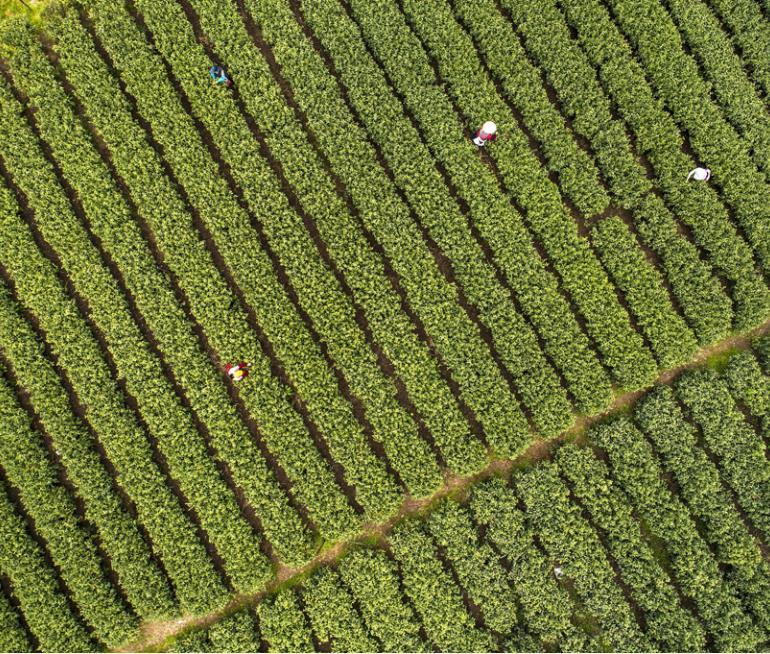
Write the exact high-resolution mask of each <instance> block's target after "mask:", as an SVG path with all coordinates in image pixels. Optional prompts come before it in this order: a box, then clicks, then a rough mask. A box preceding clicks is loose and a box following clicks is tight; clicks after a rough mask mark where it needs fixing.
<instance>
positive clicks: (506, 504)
mask: <svg viewBox="0 0 770 654" xmlns="http://www.w3.org/2000/svg"><path fill="white" fill-rule="evenodd" d="M517 501H518V500H517V498H516V495H515V494H514V493H513V491H512V490H511V489H510V488H507V487H506V485H505V484H504V482H503V481H502V480H501V479H492V480H489V481H485V482H482V483H481V484H479V485H477V486H476V487H475V488H474V489H473V493H472V495H471V500H470V506H471V509H472V510H473V516H474V518H475V519H476V521H477V522H478V523H479V524H480V525H482V526H483V527H485V528H486V530H487V532H486V533H487V541H488V542H489V543H491V544H493V545H494V546H495V547H496V548H497V551H499V552H500V554H502V556H503V557H504V558H505V560H506V561H507V562H508V563H509V564H510V566H511V572H510V576H511V579H512V581H513V582H514V591H515V592H516V595H517V597H518V601H519V603H520V604H521V608H522V613H523V617H524V621H525V623H526V626H527V628H528V629H529V631H530V632H532V633H533V634H536V635H537V637H538V638H539V639H540V643H541V644H540V645H538V647H537V648H533V651H534V650H535V649H538V648H540V647H543V648H545V649H548V650H550V649H551V648H556V647H558V648H560V649H561V650H562V651H585V650H592V649H593V650H596V649H598V644H597V643H593V642H591V641H590V640H589V639H588V638H587V637H586V634H585V633H583V632H582V631H581V630H580V629H579V628H577V627H576V626H575V625H574V624H573V623H572V621H571V620H570V618H571V616H572V613H573V607H572V603H571V600H570V598H569V595H568V593H567V591H566V590H565V589H564V587H563V586H562V585H560V584H559V583H557V581H556V579H555V577H554V576H553V574H552V572H553V566H552V565H551V564H549V562H548V560H547V559H546V557H545V556H544V555H543V553H542V552H541V551H540V550H539V549H538V548H537V546H536V545H535V542H534V540H533V536H534V534H535V532H533V530H532V529H531V527H530V526H529V525H528V524H527V522H526V518H525V516H524V514H523V513H522V512H521V511H520V510H519V509H518V508H517V506H516V504H517Z"/></svg>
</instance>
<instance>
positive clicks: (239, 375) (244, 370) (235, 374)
mask: <svg viewBox="0 0 770 654" xmlns="http://www.w3.org/2000/svg"><path fill="white" fill-rule="evenodd" d="M249 368H251V364H250V363H246V362H245V361H241V362H240V363H228V364H227V365H226V366H225V372H226V373H227V376H228V377H230V379H232V380H233V381H241V380H243V379H246V377H248V376H249Z"/></svg>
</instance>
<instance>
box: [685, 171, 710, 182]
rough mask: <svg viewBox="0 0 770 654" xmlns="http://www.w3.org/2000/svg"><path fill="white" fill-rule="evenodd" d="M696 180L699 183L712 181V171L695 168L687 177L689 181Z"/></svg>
mask: <svg viewBox="0 0 770 654" xmlns="http://www.w3.org/2000/svg"><path fill="white" fill-rule="evenodd" d="M690 179H694V180H695V181H697V182H708V181H709V179H711V171H710V170H709V169H708V168H701V167H698V168H693V169H692V170H691V171H690V172H689V173H688V175H687V181H688V182H689V181H690Z"/></svg>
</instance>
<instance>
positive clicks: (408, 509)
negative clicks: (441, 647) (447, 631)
mask: <svg viewBox="0 0 770 654" xmlns="http://www.w3.org/2000/svg"><path fill="white" fill-rule="evenodd" d="M769 332H770V319H768V320H767V321H766V322H764V323H763V324H762V325H760V326H759V327H756V328H755V329H753V330H751V331H748V332H744V333H742V334H737V335H735V336H731V337H729V338H726V339H725V340H723V341H720V342H719V343H715V344H714V345H710V346H708V347H705V348H702V349H700V350H698V351H697V352H696V354H695V356H694V357H693V358H692V360H691V361H689V362H688V363H686V364H684V365H681V366H678V367H676V368H670V369H668V370H665V371H663V372H662V373H661V374H660V375H659V376H658V378H657V379H656V380H655V383H658V384H668V383H670V382H671V381H673V380H674V379H675V378H676V377H677V376H678V375H679V374H680V373H681V372H682V371H684V370H688V369H691V368H696V367H698V366H700V365H702V364H704V363H705V362H706V361H708V360H709V359H711V358H713V357H718V356H720V355H723V354H725V353H727V352H729V351H731V350H744V349H747V348H749V347H750V345H751V341H752V340H753V339H755V338H757V337H759V336H763V335H765V334H767V333H769ZM645 392H646V391H645V390H642V391H633V392H629V393H623V394H622V395H618V396H617V397H616V398H615V400H614V401H613V403H612V404H611V405H610V406H609V407H608V408H607V409H606V410H605V411H603V412H602V413H597V414H594V415H592V416H582V417H579V418H577V419H576V420H575V422H574V423H573V425H572V426H571V427H570V428H569V429H568V430H566V431H565V432H563V433H562V434H560V435H559V436H558V437H557V438H553V439H550V440H545V439H542V438H538V439H535V440H534V441H533V442H532V444H531V445H530V446H529V447H528V448H527V450H526V451H525V452H524V453H523V454H521V455H520V456H519V457H517V458H516V459H514V460H511V459H497V460H494V461H492V462H491V463H490V464H489V465H488V466H487V467H486V468H484V469H483V470H482V471H480V472H478V473H476V474H475V475H470V476H466V477H463V476H459V475H451V476H449V477H447V479H446V482H445V483H444V485H443V486H442V487H441V488H440V489H439V490H437V491H436V492H435V493H434V494H433V495H431V496H430V497H427V498H424V499H421V500H415V499H412V498H409V497H406V498H405V499H404V502H403V504H402V505H401V508H400V509H399V511H398V513H396V514H395V515H393V516H392V517H391V518H389V519H388V520H386V521H385V522H380V523H375V524H367V525H364V527H363V529H362V530H361V532H360V533H359V534H357V535H356V536H355V537H353V538H350V539H348V540H346V541H341V542H339V543H337V544H336V545H333V546H332V547H330V548H328V549H326V550H324V551H323V552H321V553H320V554H318V556H316V557H315V558H313V559H312V560H311V561H309V562H308V563H307V564H305V565H304V566H302V567H300V568H290V567H287V566H281V567H280V568H279V569H278V570H277V572H276V575H275V577H274V578H273V580H272V581H271V582H270V583H268V584H267V585H266V586H265V588H264V589H263V590H262V591H260V592H257V593H250V594H242V595H235V596H234V597H233V598H232V599H231V600H230V602H228V603H227V605H226V606H224V607H223V608H221V609H218V610H216V611H212V612H210V613H207V614H205V615H197V616H195V615H190V616H182V617H179V618H175V619H173V620H166V621H162V622H153V623H147V624H145V625H143V626H142V628H141V629H142V638H141V639H140V640H138V641H136V642H133V643H128V644H126V645H124V646H123V647H121V648H120V649H118V650H116V651H118V652H142V651H148V650H157V649H158V648H160V647H161V646H162V645H163V644H164V643H165V642H166V641H167V640H169V639H172V638H174V637H176V636H178V635H180V634H181V633H182V632H184V631H187V630H189V629H193V628H197V627H207V626H210V625H212V624H214V623H215V622H217V621H218V620H220V619H222V618H224V617H226V616H228V615H230V614H232V613H234V612H235V611H238V610H239V609H242V608H245V607H248V606H254V605H255V604H258V603H259V601H260V600H261V599H262V598H263V597H264V596H265V595H267V594H269V593H271V592H273V591H275V590H277V589H278V588H279V587H280V586H281V585H282V584H284V583H286V582H288V581H291V580H293V579H294V578H296V577H299V576H301V575H304V574H307V573H309V572H311V571H312V570H314V569H315V568H317V567H319V566H321V565H324V564H328V563H333V562H334V561H336V560H338V559H340V558H341V557H342V556H343V555H344V554H345V552H346V551H347V550H348V549H349V548H350V547H351V546H352V545H354V544H356V543H358V542H361V541H364V540H371V539H372V538H375V539H384V538H385V535H386V534H387V533H388V532H389V531H390V530H391V529H392V528H393V526H394V525H395V524H397V523H398V522H399V521H401V520H403V519H404V518H407V517H409V516H414V515H417V514H420V513H421V512H423V511H425V510H426V509H427V508H428V507H429V506H430V505H432V504H434V503H435V502H437V501H438V500H440V499H441V498H443V497H446V496H447V495H449V494H451V493H455V492H459V491H462V490H464V489H466V488H469V487H470V486H472V485H473V484H475V483H477V482H479V481H482V480H484V479H487V478H489V477H491V476H493V475H501V474H502V475H505V474H508V473H509V472H510V471H511V470H512V469H513V468H514V467H517V466H521V465H525V464H532V463H535V462H537V461H542V460H544V459H547V458H548V457H549V456H550V454H551V452H552V450H553V449H554V447H555V446H556V445H557V444H559V443H562V442H564V441H566V440H570V439H579V438H580V437H581V436H582V434H583V433H584V432H585V431H586V430H587V429H588V428H589V427H591V426H592V425H594V424H595V423H597V422H599V421H600V420H602V419H603V418H606V417H607V416H609V415H610V414H613V413H615V412H617V411H619V410H621V409H623V408H625V407H627V406H629V405H631V404H633V403H634V402H636V401H637V400H638V399H639V398H640V397H641V396H642V395H644V393H645Z"/></svg>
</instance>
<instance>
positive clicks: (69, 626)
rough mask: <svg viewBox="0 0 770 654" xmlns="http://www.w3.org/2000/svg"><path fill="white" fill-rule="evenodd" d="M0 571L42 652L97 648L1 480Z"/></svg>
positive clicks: (77, 650)
mask: <svg viewBox="0 0 770 654" xmlns="http://www.w3.org/2000/svg"><path fill="white" fill-rule="evenodd" d="M0 572H2V574H3V575H6V576H7V577H8V579H9V580H10V581H11V584H13V589H14V594H15V595H16V599H18V601H19V605H20V607H21V610H22V611H23V613H24V619H25V620H26V622H27V625H29V628H30V630H31V631H32V633H33V634H34V635H35V638H37V640H38V642H39V643H40V646H41V648H42V649H43V651H52V652H94V651H99V649H101V648H100V647H99V646H98V645H97V644H96V643H95V642H94V641H93V640H92V639H91V637H90V636H89V635H88V632H87V631H86V629H85V627H84V626H83V625H82V624H81V622H80V620H78V617H77V616H76V615H75V614H74V613H73V612H72V610H71V608H70V606H69V605H68V603H67V599H66V598H65V596H64V595H63V594H62V593H61V591H60V590H59V585H58V579H57V575H56V572H55V570H54V568H53V566H52V565H51V564H50V563H49V562H48V560H46V558H45V551H44V550H43V549H41V547H40V546H39V545H38V544H37V543H36V542H35V541H34V540H33V539H32V537H31V536H30V535H29V533H28V532H27V530H26V529H25V524H24V521H23V520H22V518H21V517H20V516H19V515H18V514H17V513H16V512H15V510H14V507H13V506H12V505H11V501H10V499H9V497H8V488H7V485H6V484H5V483H2V484H0Z"/></svg>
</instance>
